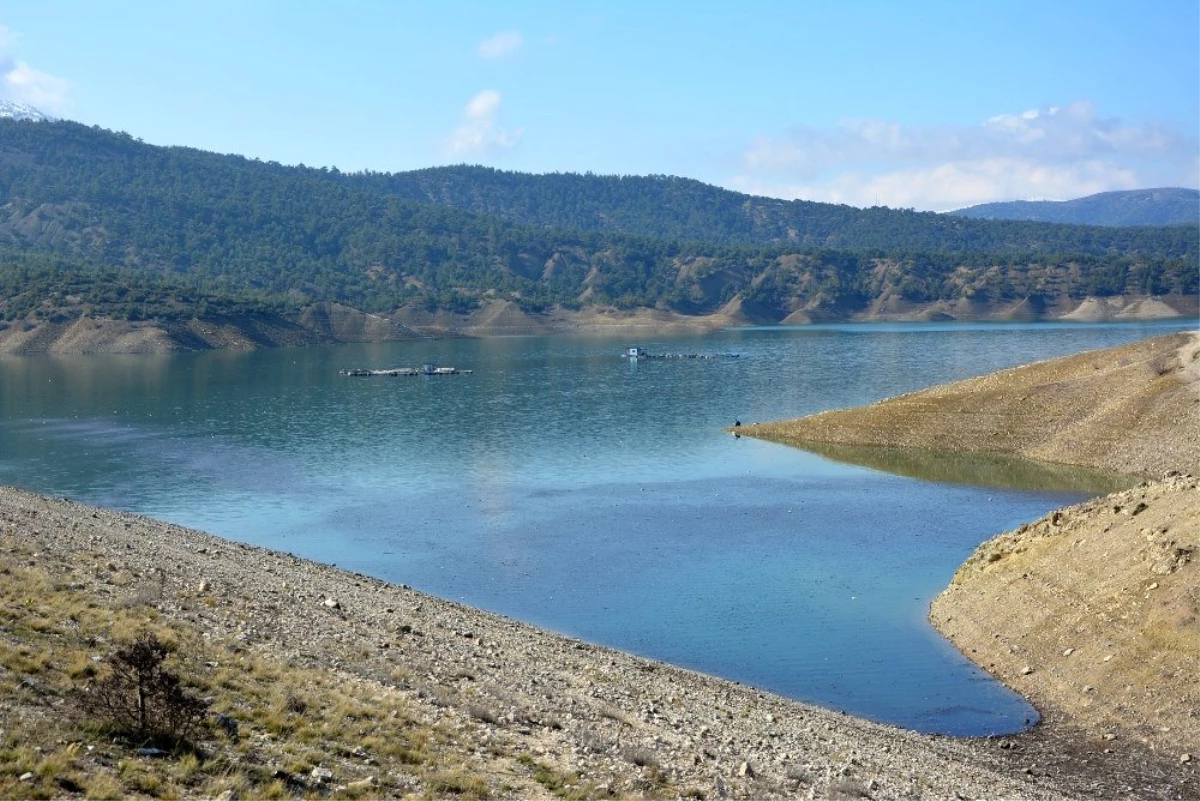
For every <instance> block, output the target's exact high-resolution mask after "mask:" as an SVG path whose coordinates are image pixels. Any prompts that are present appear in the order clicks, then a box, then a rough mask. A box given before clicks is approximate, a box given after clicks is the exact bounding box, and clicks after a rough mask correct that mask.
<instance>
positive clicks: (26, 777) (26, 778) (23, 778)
mask: <svg viewBox="0 0 1200 801" xmlns="http://www.w3.org/2000/svg"><path fill="white" fill-rule="evenodd" d="M20 781H23V782H31V781H33V774H32V773H30V772H29V771H26V772H24V773H22V774H21V778H20Z"/></svg>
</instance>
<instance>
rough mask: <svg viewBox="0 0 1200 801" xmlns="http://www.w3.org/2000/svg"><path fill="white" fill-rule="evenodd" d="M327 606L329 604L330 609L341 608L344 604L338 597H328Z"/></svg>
mask: <svg viewBox="0 0 1200 801" xmlns="http://www.w3.org/2000/svg"><path fill="white" fill-rule="evenodd" d="M325 606H327V607H328V608H330V609H341V608H342V605H341V604H340V603H338V601H337V599H336V598H326V599H325Z"/></svg>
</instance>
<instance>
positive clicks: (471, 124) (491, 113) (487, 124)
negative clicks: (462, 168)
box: [445, 89, 524, 158]
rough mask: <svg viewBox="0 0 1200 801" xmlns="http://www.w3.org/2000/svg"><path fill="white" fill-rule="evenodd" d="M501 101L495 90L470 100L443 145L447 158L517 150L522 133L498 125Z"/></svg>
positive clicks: (486, 90)
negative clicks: (459, 120)
mask: <svg viewBox="0 0 1200 801" xmlns="http://www.w3.org/2000/svg"><path fill="white" fill-rule="evenodd" d="M502 99H503V98H502V97H501V95H500V93H499V92H497V91H496V90H495V89H484V90H483V91H482V92H480V93H479V94H477V95H475V96H474V97H472V98H471V99H470V101H469V102H468V103H467V105H466V106H465V107H464V108H463V119H462V123H461V124H460V125H459V126H458V127H457V128H455V129H454V132H453V133H452V134H451V135H450V138H449V140H448V141H447V142H446V147H445V153H446V155H447V156H449V157H452V158H454V157H458V158H461V157H467V156H486V155H489V154H491V153H495V152H496V151H499V150H508V149H510V148H513V147H516V145H517V142H518V141H520V139H521V135H522V134H523V133H524V131H522V130H521V129H519V128H518V129H517V130H515V131H510V130H508V129H506V128H504V127H503V126H502V125H501V124H500V103H501V101H502Z"/></svg>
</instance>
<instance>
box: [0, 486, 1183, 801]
mask: <svg viewBox="0 0 1200 801" xmlns="http://www.w3.org/2000/svg"><path fill="white" fill-rule="evenodd" d="M147 633H151V634H153V635H154V636H155V637H156V638H157V639H158V640H159V641H160V642H162V643H165V644H168V645H169V646H170V649H171V653H170V655H169V656H168V657H167V658H166V661H165V667H166V669H168V670H170V671H171V672H172V673H174V674H175V675H177V676H178V677H179V678H180V680H181V683H182V689H183V690H184V691H186V692H187V693H189V694H190V695H191V696H193V697H196V698H199V699H200V700H201V701H202V702H203V703H204V704H205V708H206V711H207V713H208V714H207V717H206V720H205V725H204V726H202V727H200V728H198V729H197V730H196V731H195V732H194V733H193V734H192V735H191V737H190V738H187V741H186V742H175V743H171V742H166V743H164V742H163V741H162V738H158V739H153V741H151V739H152V738H146V737H139V734H138V732H137V731H136V727H134V728H135V730H134V731H130V730H129V728H130V727H129V726H126V727H125V728H124V730H122V729H121V728H120V727H114V725H113V723H112V721H105V720H97V719H96V718H95V717H94V716H91V715H89V714H88V711H87V708H86V705H83V704H81V703H80V693H81V692H86V691H87V688H88V687H89V686H92V685H93V684H94V683H95V682H100V681H103V680H104V677H105V676H106V675H107V674H108V671H109V670H110V669H111V667H112V665H113V655H114V653H115V652H116V651H117V649H118V648H123V647H128V646H129V644H130V643H133V642H136V641H137V640H138V639H139V638H141V637H144V636H145V635H146V634H147ZM0 697H2V698H3V701H4V703H3V704H0V797H8V798H49V797H94V798H125V797H158V798H174V797H184V798H188V797H194V798H213V797H219V798H226V799H233V798H262V797H266V798H284V797H315V798H323V797H330V798H361V797H370V798H373V797H411V798H450V797H456V798H486V797H495V798H512V797H520V798H550V797H562V798H611V797H618V798H638V797H651V798H653V797H662V798H680V797H686V798H707V799H716V798H722V797H741V798H769V797H789V798H792V797H816V798H837V797H841V798H901V797H902V798H953V797H955V796H956V795H958V794H961V795H963V796H965V797H976V798H1000V797H1008V798H1017V797H1019V798H1035V799H1037V798H1080V797H1088V796H1095V795H1101V796H1105V795H1115V794H1118V793H1120V792H1123V791H1124V788H1125V787H1127V786H1129V785H1130V782H1138V787H1139V789H1142V790H1146V791H1147V793H1148V794H1149V795H1152V796H1161V797H1170V794H1171V787H1172V786H1171V785H1163V784H1162V783H1161V782H1160V783H1159V785H1154V784H1153V783H1151V784H1150V785H1145V784H1143V783H1142V778H1141V777H1137V776H1135V773H1136V769H1137V767H1138V766H1137V765H1134V764H1131V763H1129V762H1123V761H1114V762H1112V763H1111V764H1108V765H1106V766H1105V767H1104V769H1103V770H1102V771H1101V772H1099V773H1097V772H1093V771H1091V770H1090V769H1089V768H1088V767H1087V766H1085V765H1082V764H1081V763H1079V762H1078V761H1072V759H1071V758H1069V757H1063V756H1062V755H1061V754H1060V753H1059V751H1058V750H1056V749H1055V748H1054V747H1052V745H1053V744H1051V743H1046V742H1043V741H1042V740H1040V739H1038V737H1037V736H1036V735H1034V736H1032V737H1031V736H1029V735H1024V736H1022V737H1018V738H1005V739H1003V740H987V739H979V740H955V739H951V738H946V737H936V736H927V735H919V734H916V733H913V732H907V731H902V730H899V729H896V728H892V727H888V726H883V725H879V724H875V723H871V722H868V721H864V720H860V719H855V718H852V717H848V716H846V715H843V714H838V713H834V712H830V711H827V710H822V709H819V708H815V707H811V706H807V705H804V704H800V703H797V702H793V701H789V700H786V699H783V698H779V697H775V696H772V695H768V694H765V693H762V692H759V691H756V690H754V689H753V688H750V687H746V686H742V685H738V684H736V683H733V682H727V681H722V680H719V679H714V678H710V677H706V676H702V675H699V674H696V673H693V672H689V671H686V670H682V669H678V668H674V667H671V666H668V665H664V664H661V663H656V662H651V661H647V660H644V659H639V658H635V657H632V656H629V655H627V654H624V653H621V652H618V651H613V650H609V649H605V648H600V647H597V646H593V645H590V644H587V643H583V642H579V641H576V640H572V639H569V638H565V637H561V636H558V635H555V634H552V633H548V632H545V631H541V630H538V629H536V628H534V627H531V626H528V625H524V624H521V623H518V622H515V621H512V620H509V619H505V618H502V617H499V616H496V615H492V614H488V613H484V612H481V611H478V610H474V609H471V608H468V607H464V606H461V605H457V604H453V603H450V602H446V601H442V600H439V599H436V598H433V597H430V596H427V595H423V594H421V593H418V592H416V591H413V590H411V589H407V588H404V587H400V586H395V585H389V584H386V583H384V582H381V581H378V580H375V579H371V578H367V577H364V576H361V575H356V574H351V573H347V572H344V571H340V570H338V569H336V568H333V567H327V566H322V565H318V564H314V563H311V562H306V561H304V560H301V559H298V558H296V557H293V556H291V555H288V554H283V553H277V552H272V551H267V550H263V549H260V548H255V547H250V546H246V545H241V544H237V543H232V542H229V541H225V540H221V539H218V538H215V537H211V536H208V535H206V534H203V533H200V532H196V531H191V530H187V529H183V528H180V527H177V526H173V525H169V524H166V523H161V522H157V521H153V520H149V519H146V518H143V517H138V516H134V515H128V514H122V513H118V512H113V511H108V510H102V509H95V508H92V507H87V506H82V505H78V504H74V503H70V502H67V501H65V500H58V499H50V498H45V497H41V496H37V495H33V494H29V493H25V492H21V491H18V490H12V489H5V490H0ZM218 716H221V717H218ZM230 721H232V723H231V722H230ZM1014 742H1015V743H1017V744H1018V746H1017V747H1016V748H1013V747H1009V746H1011V745H1012V743H1014ZM147 745H150V746H153V747H159V748H161V750H163V751H166V752H167V753H166V754H158V753H157V752H152V751H151V752H145V751H143V752H139V748H143V747H145V746H147ZM164 746H165V747H164ZM1131 776H1134V778H1130V777H1131ZM1147 788H1149V789H1147Z"/></svg>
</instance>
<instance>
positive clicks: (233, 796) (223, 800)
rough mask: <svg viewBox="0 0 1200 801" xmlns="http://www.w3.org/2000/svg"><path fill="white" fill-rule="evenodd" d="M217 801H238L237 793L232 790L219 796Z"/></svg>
mask: <svg viewBox="0 0 1200 801" xmlns="http://www.w3.org/2000/svg"><path fill="white" fill-rule="evenodd" d="M216 801H237V792H236V791H235V790H234V789H233V788H230V789H228V790H226V791H225V792H223V793H221V794H220V795H218V796H217V798H216Z"/></svg>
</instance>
